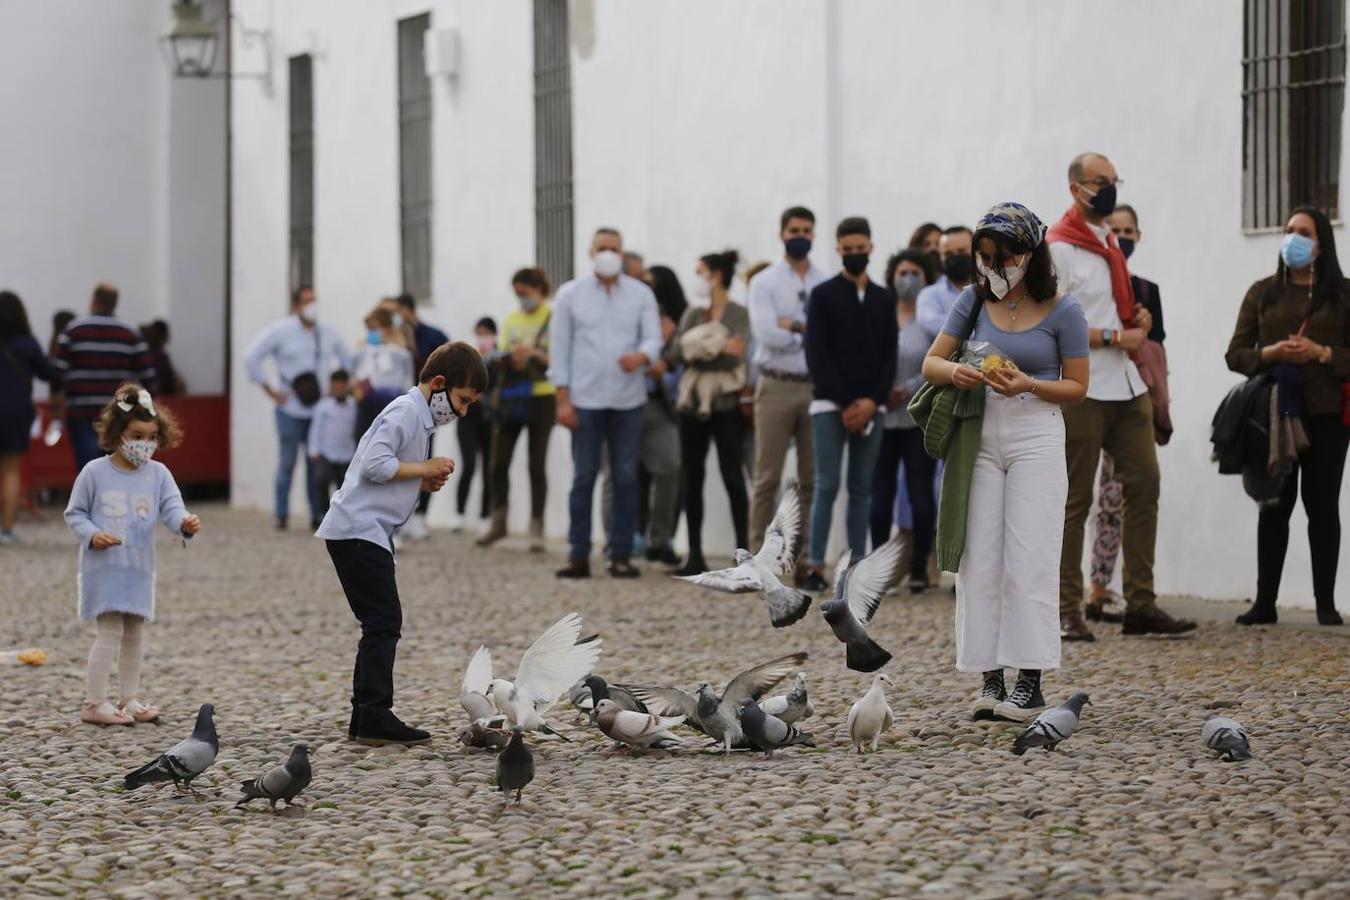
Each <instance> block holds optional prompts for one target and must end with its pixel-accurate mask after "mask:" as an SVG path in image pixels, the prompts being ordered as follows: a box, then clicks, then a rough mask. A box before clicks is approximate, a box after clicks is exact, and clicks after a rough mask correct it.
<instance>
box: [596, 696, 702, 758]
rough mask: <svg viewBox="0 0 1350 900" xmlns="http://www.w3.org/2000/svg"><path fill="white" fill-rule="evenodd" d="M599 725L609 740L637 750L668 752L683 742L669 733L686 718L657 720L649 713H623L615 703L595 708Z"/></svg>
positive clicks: (625, 710) (604, 701) (606, 703)
mask: <svg viewBox="0 0 1350 900" xmlns="http://www.w3.org/2000/svg"><path fill="white" fill-rule="evenodd" d="M595 717H596V724H598V725H599V726H600V730H601V731H603V732H604V733H605V734H606V735H607V736H609V737H611V738H613V739H614V740H616V741H618V742H619V743H621V744H627V745H628V746H630V747H632V748H634V749H635V750H642V749H646V748H649V747H650V748H652V749H655V750H667V749H670V748H672V747H677V746H679V745H681V744H683V743H684V742H683V741H681V740H680V739H679V738H678V737H676V736H675V735H673V734H671V733H670V729H672V728H674V727H675V726H676V725H680V724H682V723H683V722H684V716H668V717H667V716H656V715H652V714H651V713H646V712H634V711H633V710H630V709H623V708H622V707H620V706H619V704H617V703H615V702H614V701H613V700H609V699H605V700H601V701H600V702H599V703H597V704H596V707H595Z"/></svg>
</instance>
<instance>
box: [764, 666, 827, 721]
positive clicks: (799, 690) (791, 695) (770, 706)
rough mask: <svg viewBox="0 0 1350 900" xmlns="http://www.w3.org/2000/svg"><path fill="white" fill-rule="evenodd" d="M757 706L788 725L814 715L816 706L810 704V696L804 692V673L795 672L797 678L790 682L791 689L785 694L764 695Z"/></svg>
mask: <svg viewBox="0 0 1350 900" xmlns="http://www.w3.org/2000/svg"><path fill="white" fill-rule="evenodd" d="M759 708H760V709H762V710H764V711H765V712H766V713H768V714H769V715H771V716H777V717H778V718H780V719H782V720H783V721H784V722H786V723H787V724H789V725H792V724H795V723H796V722H797V720H798V719H805V718H807V717H809V716H811V715H814V714H815V711H816V708H815V707H814V706H812V705H811V698H810V697H808V696H807V694H806V673H805V672H798V673H797V678H796V679H795V680H794V681H793V682H792V690H790V691H788V692H787V693H786V694H779V695H778V696H777V697H766V698H764V699H763V700H761V701H759Z"/></svg>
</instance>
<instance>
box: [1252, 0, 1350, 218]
mask: <svg viewBox="0 0 1350 900" xmlns="http://www.w3.org/2000/svg"><path fill="white" fill-rule="evenodd" d="M1242 77H1243V82H1242V113H1243V129H1242V225H1243V227H1244V228H1247V229H1261V228H1276V227H1281V226H1283V225H1284V223H1285V217H1286V216H1288V215H1289V210H1290V209H1291V208H1293V207H1295V206H1300V205H1304V204H1306V205H1310V206H1315V207H1317V208H1319V209H1321V210H1323V211H1324V212H1326V213H1327V215H1329V216H1330V217H1332V218H1333V219H1334V218H1336V217H1337V216H1338V215H1339V211H1340V210H1339V207H1340V160H1341V118H1342V113H1343V111H1344V107H1345V0H1244V6H1243V55H1242Z"/></svg>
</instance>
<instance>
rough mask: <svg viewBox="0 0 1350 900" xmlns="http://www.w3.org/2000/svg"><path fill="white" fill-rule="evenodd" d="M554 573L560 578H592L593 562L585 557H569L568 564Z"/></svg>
mask: <svg viewBox="0 0 1350 900" xmlns="http://www.w3.org/2000/svg"><path fill="white" fill-rule="evenodd" d="M554 574H555V575H557V576H558V577H559V578H590V577H591V564H590V562H589V561H588V560H584V559H569V560H568V561H567V565H566V566H565V567H564V568H561V569H559V570H558V571H557V572H555V573H554Z"/></svg>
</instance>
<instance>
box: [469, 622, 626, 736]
mask: <svg viewBox="0 0 1350 900" xmlns="http://www.w3.org/2000/svg"><path fill="white" fill-rule="evenodd" d="M580 637H581V616H580V614H578V613H574V612H573V613H568V614H567V615H565V616H563V617H562V618H561V619H559V620H558V621H557V622H555V623H554V624H553V625H552V626H551V627H550V628H549V629H548V630H547V631H545V632H544V633H543V634H541V635H539V637H538V638H536V639H535V642H534V643H533V644H531V645H530V648H529V649H528V650H526V651H525V655H524V656H522V657H521V658H520V665H519V666H518V667H517V669H516V680H515V682H514V683H513V682H510V681H507V680H506V679H504V678H495V679H492V681H491V683H490V691H489V693H490V696H491V698H492V702H493V703H495V704H496V705H497V709H498V711H499V712H501V714H502V715H504V716H505V717H506V724H507V727H508V728H521V729H523V730H525V731H541V730H546V725H545V722H544V720H543V718H542V716H543V714H544V713H545V712H547V711H548V709H549V708H550V707H551V706H553V704H555V703H557V702H558V698H559V697H561V696H562V695H563V692H564V691H566V690H567V689H568V688H569V687H571V686H572V685H573V684H575V683H576V681H577V679H579V678H581V677H582V676H584V675H586V674H587V673H588V672H590V671H591V670H592V669H594V668H595V664H596V661H597V660H599V659H600V644H601V641H600V639H599V638H591V639H588V640H583V641H582V642H581V643H578V642H577V639H578V638H580Z"/></svg>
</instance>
